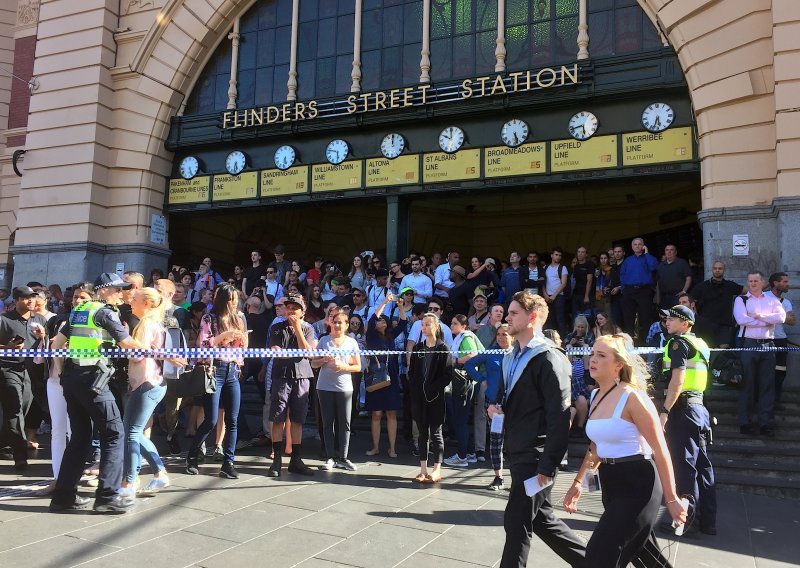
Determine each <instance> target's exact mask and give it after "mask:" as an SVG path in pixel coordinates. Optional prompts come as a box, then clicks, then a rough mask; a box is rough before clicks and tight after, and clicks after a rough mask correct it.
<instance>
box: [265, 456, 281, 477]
mask: <svg viewBox="0 0 800 568" xmlns="http://www.w3.org/2000/svg"><path fill="white" fill-rule="evenodd" d="M281 465H283V464H282V463H281V457H280V456H276V457H275V459H274V460H272V465H271V466H269V469H268V470H267V477H280V476H281Z"/></svg>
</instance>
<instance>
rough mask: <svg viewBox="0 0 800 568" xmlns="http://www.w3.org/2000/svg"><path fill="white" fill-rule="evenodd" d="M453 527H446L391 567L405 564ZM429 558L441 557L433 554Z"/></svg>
mask: <svg viewBox="0 0 800 568" xmlns="http://www.w3.org/2000/svg"><path fill="white" fill-rule="evenodd" d="M454 526H455V525H450V526H449V527H447V528H446V529H445V530H444V531H443V532H440V533H439V534H437V535H436V536H435V537H433V539H432V540H431V541H429V542H426V543H425V544H424V545H422V546H420V547H419V548H417V549H416V550H415V551H414V552H412V553H411V554H409V555H408V556H406V557H405V558H403V559H402V560H401V561H400V562H398V563H397V564H393V565H392V568H395V567H396V566H400V565H401V564H402V563H403V562H405V561H406V560H408V559H409V558H411V557H412V556H414V555H415V554H417V553H419V552H422V549H423V548H425V547H426V546H428V545H431V544H433V543H434V542H436V541H437V540H439V538H441V537H442V536H443V535H445V534H447V532H448V531H449V530H450V529H452V528H453V527H454ZM431 556H436V557H437V558H441V556H437V555H435V554H432V555H431Z"/></svg>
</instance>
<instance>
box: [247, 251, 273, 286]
mask: <svg viewBox="0 0 800 568" xmlns="http://www.w3.org/2000/svg"><path fill="white" fill-rule="evenodd" d="M250 260H251V261H252V263H253V266H250V267H248V268H245V270H244V278H243V279H242V292H244V295H245V296H246V297H250V294H252V293H253V288H257V287H259V286H261V281H262V280H264V279H265V278H266V274H267V267H266V266H264V265H263V264H261V253H260V252H259V251H257V250H254V251H253V252H251V253H250Z"/></svg>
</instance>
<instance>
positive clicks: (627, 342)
mask: <svg viewBox="0 0 800 568" xmlns="http://www.w3.org/2000/svg"><path fill="white" fill-rule="evenodd" d="M632 346H633V342H632V341H631V338H630V337H629V336H627V335H624V334H618V335H604V336H602V337H599V338H598V339H597V341H596V342H595V344H594V347H593V348H592V355H591V357H590V358H589V372H590V374H591V376H592V378H593V379H594V380H595V381H597V384H598V387H599V388H598V389H597V390H596V391H595V393H594V394H593V397H592V401H591V406H590V408H589V419H588V421H587V423H586V435H587V436H588V437H589V439H590V440H591V444H590V445H589V449H588V450H587V452H586V457H585V458H584V460H583V464H582V465H581V468H580V471H579V472H578V475H577V477H576V478H575V481H574V483H573V484H572V487H570V489H569V491H568V492H567V494H566V496H565V497H564V508H565V509H566V510H567V511H569V512H575V511H576V510H577V503H578V499H579V498H580V495H581V491H582V487H583V486H584V485H585V484H584V478H585V477H586V476H587V475H592V473H593V472H594V471H595V470H597V468H598V467H600V466H602V467H600V469H599V475H600V485H601V487H602V491H603V506H604V507H605V511H604V513H603V516H602V517H601V518H600V521H599V522H598V524H597V527H596V528H595V530H594V533H593V534H592V538H591V539H590V540H589V543H588V544H587V546H586V565H587V566H591V567H592V568H611V567H624V566H627V565H628V564H629V563H633V564H634V565H635V566H640V565H642V566H670V564H669V560H668V559H666V558H664V557H663V556H662V555H661V552H660V549H659V547H658V544H657V542H656V539H655V535H654V534H653V527H654V526H655V523H656V520H657V517H658V509H659V507H660V505H661V499H662V496H663V497H665V498H666V503H667V509H668V510H669V514H670V515H671V516H672V518H673V520H674V521H676V522H678V523H685V522H686V510H685V509H684V508H683V505H681V503H680V501H679V499H678V495H677V494H676V492H675V476H674V474H673V471H672V460H671V459H670V455H669V451H668V450H667V445H666V442H665V441H664V432H663V430H662V428H661V425H660V423H659V420H658V413H657V412H656V409H655V406H654V405H653V403H652V402H651V401H650V399H649V398H648V396H647V393H646V390H645V389H646V381H647V378H648V377H647V371H646V365H645V363H644V361H643V360H642V359H641V358H640V357H639V356H638V355H634V354H632V353H631V352H630V351H629V348H632ZM654 560H655V562H654Z"/></svg>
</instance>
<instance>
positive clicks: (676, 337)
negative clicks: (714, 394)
mask: <svg viewBox="0 0 800 568" xmlns="http://www.w3.org/2000/svg"><path fill="white" fill-rule="evenodd" d="M661 313H662V314H663V315H665V316H666V318H667V321H666V326H667V331H668V332H669V333H670V334H671V335H672V336H673V337H672V338H671V339H670V340H669V341H668V342H667V344H666V346H665V347H664V369H665V371H668V375H667V377H666V378H667V379H668V387H667V395H666V399H665V400H664V407H663V408H662V409H661V413H660V418H661V423H662V424H663V425H665V434H666V439H667V445H668V446H669V453H670V455H671V456H672V464H673V468H674V469H675V485H676V488H677V490H678V495H681V496H682V497H683V496H686V497H689V499H690V501H691V500H694V511H695V521H694V526H693V527H690V530H691V529H692V528H694V529H697V528H699V530H700V531H701V532H703V533H706V534H710V535H715V534H717V528H716V522H717V493H716V488H715V486H714V468H713V466H712V465H711V460H709V458H708V452H707V451H706V444H707V436H708V433H709V431H710V430H711V425H710V423H709V416H708V410H707V409H706V407H705V406H704V405H703V391H704V390H705V389H706V385H707V384H708V358H709V355H710V350H709V348H708V345H706V342H705V341H703V340H702V339H700V338H699V337H696V336H695V335H694V334H693V333H692V326H693V325H694V323H695V319H694V312H692V310H691V309H690V308H688V307H686V306H680V305H679V306H673V307H672V308H670V309H668V310H661Z"/></svg>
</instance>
